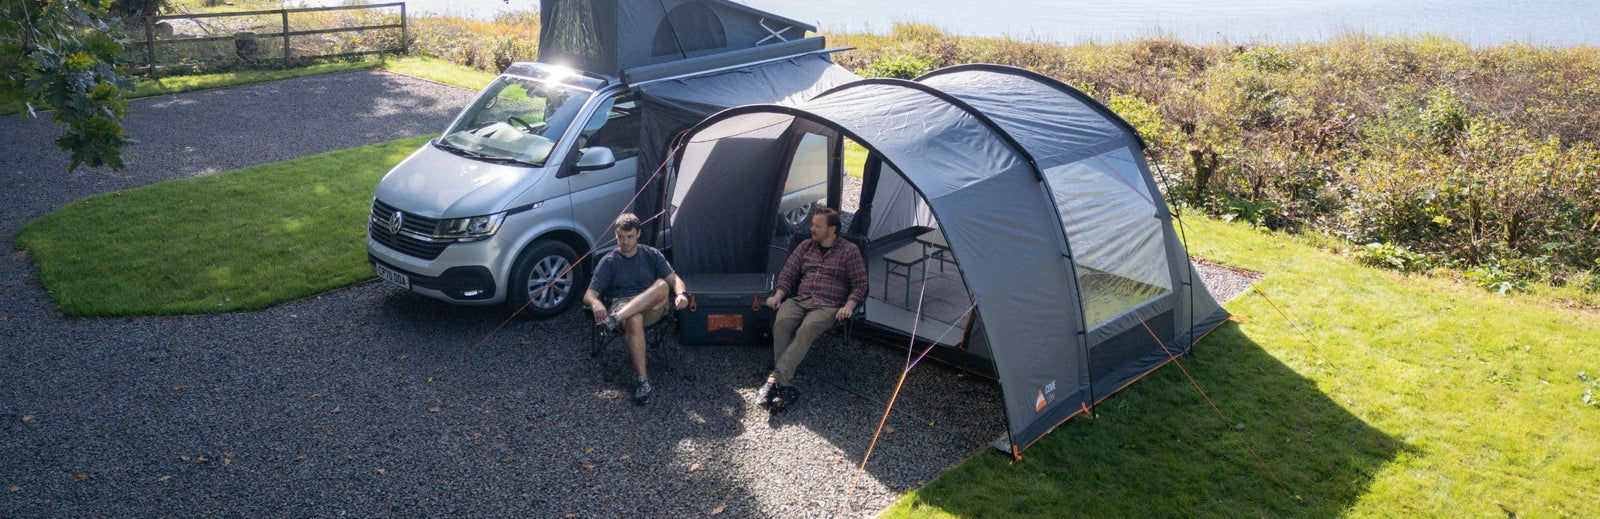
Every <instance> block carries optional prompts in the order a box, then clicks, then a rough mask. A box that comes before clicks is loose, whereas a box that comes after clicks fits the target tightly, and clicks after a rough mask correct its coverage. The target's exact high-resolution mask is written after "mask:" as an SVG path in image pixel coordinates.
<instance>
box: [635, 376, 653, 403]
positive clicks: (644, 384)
mask: <svg viewBox="0 0 1600 519" xmlns="http://www.w3.org/2000/svg"><path fill="white" fill-rule="evenodd" d="M649 401H650V379H647V378H641V379H639V380H638V381H636V382H634V386H633V403H635V404H638V405H644V404H645V402H649Z"/></svg>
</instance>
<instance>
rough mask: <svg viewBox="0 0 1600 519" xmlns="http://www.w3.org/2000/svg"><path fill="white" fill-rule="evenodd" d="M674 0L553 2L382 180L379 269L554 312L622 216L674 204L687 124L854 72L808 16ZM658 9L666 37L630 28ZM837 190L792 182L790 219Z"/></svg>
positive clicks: (421, 285) (413, 285)
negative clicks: (483, 80)
mask: <svg viewBox="0 0 1600 519" xmlns="http://www.w3.org/2000/svg"><path fill="white" fill-rule="evenodd" d="M661 5H662V4H660V3H658V2H655V1H653V0H652V1H649V2H640V1H628V0H613V1H610V2H583V3H572V2H545V3H544V5H543V8H542V10H541V19H542V20H549V22H547V23H546V25H545V26H544V27H543V28H542V29H543V31H542V33H541V36H540V55H539V62H538V63H516V64H513V65H511V66H510V67H509V68H507V69H506V71H505V72H504V73H503V74H501V75H500V76H499V77H498V78H496V79H495V80H494V81H493V82H492V83H490V85H489V86H488V87H487V88H485V89H484V90H483V92H482V93H480V94H479V95H478V96H477V98H476V99H475V100H474V101H473V102H472V104H471V105H470V106H468V107H467V108H466V109H465V110H464V111H463V112H462V113H461V115H459V116H458V117H457V118H456V119H455V121H454V122H453V123H451V124H450V127H449V128H448V129H447V130H445V132H444V133H443V134H442V135H440V136H439V137H438V138H436V139H433V140H431V141H429V142H428V143H427V144H425V145H423V146H422V147H421V148H419V149H418V150H417V151H416V152H414V153H412V154H411V156H410V157H407V158H406V159H405V160H404V161H402V162H400V163H399V164H398V165H396V166H395V167H394V169H392V170H391V171H390V172H389V174H388V175H386V176H385V177H384V178H383V180H381V181H380V182H379V183H378V186H377V189H376V192H375V194H374V197H373V201H372V213H371V217H370V218H369V219H368V225H367V251H368V254H369V259H370V261H371V263H372V267H373V270H374V271H375V272H376V274H377V275H378V277H380V278H382V279H384V280H387V281H389V282H390V283H393V284H395V285H397V286H399V287H403V288H405V289H407V290H410V291H412V292H415V293H418V294H422V295H426V296H429V297H433V298H436V299H440V300H444V301H448V302H452V303H458V304H478V305H488V304H496V303H502V302H504V303H507V304H509V305H510V306H512V307H515V308H519V309H522V312H523V313H524V314H525V315H527V316H530V317H533V318H536V319H543V318H548V317H552V316H554V315H557V314H559V313H561V312H563V311H565V310H566V309H567V308H568V307H570V306H571V304H572V302H573V301H575V300H578V299H581V296H582V291H583V289H584V286H583V284H584V283H585V282H586V279H587V278H586V276H587V270H588V266H589V264H591V263H592V261H594V260H595V259H597V258H598V257H599V255H600V254H603V253H604V252H606V251H607V250H609V249H610V248H611V247H612V245H611V244H610V243H609V241H610V240H609V238H610V236H608V235H607V234H608V233H607V232H606V231H607V229H609V227H610V224H611V222H612V221H613V220H614V219H615V218H616V216H617V215H618V214H619V213H621V212H622V211H623V210H624V209H625V208H626V209H628V210H630V211H632V212H635V213H637V214H640V215H641V217H649V216H651V215H658V214H662V213H664V212H665V211H666V207H664V202H663V201H662V200H661V198H662V197H661V194H662V193H663V192H664V188H663V186H664V185H665V184H666V183H667V182H669V181H670V175H671V171H670V168H666V167H662V165H663V164H664V163H666V162H667V161H668V159H669V157H668V151H669V148H670V141H671V139H672V138H673V137H674V135H677V134H681V133H682V132H683V131H684V130H687V129H688V128H689V127H690V126H692V125H693V124H694V123H696V122H698V121H699V120H700V119H702V118H704V117H705V116H707V115H710V114H711V113H714V112H716V111H718V110H721V109H725V108H728V107H732V106H739V105H746V104H756V103H780V102H785V101H793V100H798V99H803V98H806V97H809V96H810V95H813V94H815V93H817V92H820V91H822V90H824V89H826V88H829V87H832V86H834V85H838V84H842V83H844V82H847V81H849V80H852V79H855V76H854V75H852V74H850V73H849V72H847V71H844V70H843V69H842V68H840V67H838V66H837V65H834V64H833V63H832V62H831V60H830V59H829V57H828V56H829V53H830V52H832V51H834V50H837V49H825V46H824V44H823V41H822V38H821V37H810V38H804V37H802V36H803V35H804V33H805V31H815V28H813V27H810V26H808V25H805V24H801V23H798V22H794V21H792V20H787V19H784V18H782V17H778V16H775V15H771V14H770V13H764V12H761V11H758V10H755V9H752V8H750V7H747V6H744V5H741V4H736V3H732V2H725V1H721V0H715V1H707V2H693V3H683V4H681V5H679V6H678V7H675V8H673V9H671V10H665V9H663V8H662V7H661ZM586 9H587V10H592V11H585V12H573V11H574V10H586ZM651 17H653V18H651ZM580 19H581V21H582V24H581V27H578V26H574V27H567V26H566V25H563V23H565V22H563V20H566V21H572V20H580ZM647 19H653V20H655V22H654V23H655V29H656V30H655V33H654V34H651V35H639V34H633V33H632V32H626V31H618V27H617V24H618V23H621V22H618V20H627V23H630V24H638V23H639V21H640V20H647ZM608 20H609V22H608ZM573 23H577V22H573ZM647 25H648V24H647ZM575 31H576V32H575ZM596 34H598V35H600V39H598V40H597V39H594V38H595V37H596ZM574 35H582V36H585V37H586V38H587V39H582V38H580V39H581V40H582V41H578V40H575V39H574ZM663 35H665V36H663ZM652 36H653V37H652ZM574 42H576V43H574ZM575 46H576V47H575ZM608 46H609V47H608ZM597 48H598V49H600V50H599V51H598V52H597V51H596V49H597ZM826 153H827V150H818V151H817V153H815V154H813V155H815V156H816V157H822V158H823V159H822V160H825V156H826ZM797 160H799V159H797ZM806 160H811V159H806ZM802 162H804V161H802ZM797 166H801V165H797ZM825 168H826V166H816V167H797V170H805V171H807V172H810V171H821V170H822V169H825ZM825 191H826V178H824V177H821V176H819V175H809V176H805V177H800V176H797V177H795V178H791V180H790V182H789V183H788V186H787V187H786V192H785V197H784V201H783V203H782V207H779V208H775V209H776V210H777V211H778V213H779V214H780V215H782V216H780V217H779V218H778V220H779V221H784V220H796V219H797V217H798V220H802V221H803V219H804V215H805V213H806V211H808V210H809V209H810V208H811V207H812V206H813V205H814V204H817V203H821V202H822V201H823V198H824V196H826V193H825ZM802 223H803V222H802ZM654 230H656V231H661V230H660V228H659V227H656V228H654ZM655 236H658V237H659V236H660V234H659V233H657V234H655ZM658 245H659V244H658ZM591 251H592V252H591Z"/></svg>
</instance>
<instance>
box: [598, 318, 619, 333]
mask: <svg viewBox="0 0 1600 519" xmlns="http://www.w3.org/2000/svg"><path fill="white" fill-rule="evenodd" d="M618 322H619V321H618V320H617V314H611V315H607V316H606V318H605V319H604V320H601V321H600V322H599V323H596V324H595V326H596V327H598V328H600V333H611V332H614V331H616V330H617V323H618Z"/></svg>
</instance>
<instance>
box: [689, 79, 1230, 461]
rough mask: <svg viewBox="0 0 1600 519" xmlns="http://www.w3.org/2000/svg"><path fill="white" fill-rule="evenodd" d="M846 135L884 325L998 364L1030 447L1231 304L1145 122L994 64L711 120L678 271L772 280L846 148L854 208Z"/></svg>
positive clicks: (701, 134) (1016, 426) (1153, 364)
mask: <svg viewBox="0 0 1600 519" xmlns="http://www.w3.org/2000/svg"><path fill="white" fill-rule="evenodd" d="M842 138H849V139H851V140H853V141H855V142H858V143H860V144H862V145H863V146H865V147H867V148H868V150H869V151H870V155H869V160H868V165H867V168H866V172H865V174H864V178H863V192H862V197H861V206H860V208H859V209H858V210H857V212H856V214H855V216H854V220H853V222H852V225H851V228H852V230H854V231H856V232H858V233H860V234H863V235H865V236H867V237H868V238H869V240H870V241H869V244H868V247H867V249H868V250H867V254H866V255H867V261H868V264H869V273H870V274H871V275H870V276H869V277H870V278H871V280H872V283H873V284H874V285H876V286H873V287H872V289H871V290H869V298H868V302H867V306H866V308H867V316H866V317H867V320H868V322H869V324H873V325H875V326H878V327H881V328H884V329H889V330H892V331H896V332H900V333H904V334H910V333H912V330H918V331H917V332H916V333H917V335H918V338H919V339H921V340H923V341H925V342H928V343H936V344H940V345H944V346H947V347H949V349H948V351H950V352H956V353H958V354H964V355H971V356H977V357H981V358H983V359H985V360H986V361H987V362H988V363H989V365H990V367H991V368H992V372H993V374H994V375H995V377H996V379H997V380H998V381H999V382H1000V384H1001V387H1002V393H1003V395H1004V396H1003V400H1004V402H1003V404H1004V407H1005V409H1006V416H1007V420H1008V430H1009V434H1010V438H1009V439H1010V446H1009V447H1010V448H1009V449H1008V450H1010V451H1011V452H1012V453H1013V454H1014V455H1015V454H1017V453H1019V452H1020V450H1021V449H1023V448H1026V446H1027V445H1030V444H1031V443H1032V442H1034V441H1035V440H1037V439H1038V438H1039V437H1041V436H1043V435H1044V434H1046V433H1047V432H1049V431H1050V430H1051V429H1053V428H1054V427H1055V426H1057V425H1059V424H1060V423H1062V422H1064V421H1065V420H1066V419H1068V418H1070V417H1072V416H1074V415H1075V414H1078V413H1080V412H1081V411H1083V410H1085V409H1086V408H1087V406H1089V405H1092V404H1094V403H1095V402H1097V401H1098V400H1099V399H1101V398H1104V397H1105V395H1108V394H1110V393H1112V392H1114V391H1115V390H1117V389H1120V388H1121V387H1123V386H1125V385H1127V384H1128V383H1129V382H1131V381H1132V380H1134V379H1136V378H1138V377H1139V376H1141V375H1143V374H1144V373H1147V372H1149V371H1151V370H1153V369H1155V368H1157V367H1159V366H1161V365H1163V364H1164V363H1166V362H1167V361H1168V360H1169V359H1170V358H1171V355H1179V354H1182V353H1184V352H1186V351H1187V350H1188V348H1189V347H1190V345H1191V344H1192V343H1193V340H1194V337H1195V336H1196V335H1197V334H1199V333H1203V332H1204V331H1208V330H1210V329H1211V328H1213V327H1215V326H1216V325H1217V324H1220V323H1221V322H1222V320H1223V319H1225V317H1226V315H1227V314H1226V312H1224V311H1223V310H1222V309H1221V308H1220V306H1218V305H1217V304H1216V302H1215V300H1214V299H1212V297H1211V296H1210V294H1209V293H1207V292H1206V291H1205V288H1204V286H1203V285H1201V284H1200V283H1198V282H1195V281H1194V272H1193V270H1192V268H1189V267H1188V266H1187V265H1188V263H1187V256H1186V254H1185V252H1184V251H1183V248H1182V245H1181V244H1180V243H1179V242H1178V240H1177V238H1176V236H1175V234H1174V233H1173V232H1172V226H1171V222H1170V220H1169V218H1170V214H1169V213H1168V212H1167V210H1166V206H1165V205H1164V202H1163V201H1162V199H1161V194H1160V192H1159V191H1158V190H1157V189H1156V186H1155V183H1154V182H1153V180H1152V178H1151V176H1150V172H1149V168H1148V166H1147V165H1146V163H1145V161H1144V157H1143V154H1142V148H1143V143H1142V141H1140V139H1139V137H1138V135H1137V133H1136V132H1135V131H1133V129H1132V128H1131V127H1130V126H1128V125H1127V123H1126V122H1124V121H1122V120H1121V119H1120V118H1117V117H1116V116H1115V114H1112V113H1111V112H1110V111H1109V110H1107V109H1105V108H1104V107H1103V106H1101V105H1100V104H1099V103H1096V102H1094V101H1093V100H1092V99H1090V98H1088V97H1087V96H1084V95H1083V94H1082V93H1081V92H1078V91H1077V90H1074V89H1072V88H1070V87H1068V86H1066V85H1063V84H1061V83H1059V82H1056V81H1054V80H1052V79H1049V78H1047V77H1044V76H1040V75H1037V74H1034V73H1031V72H1027V71H1023V70H1020V69H1012V68H1006V67H999V66H992V65H985V66H964V67H953V68H950V69H945V70H941V71H938V72H935V73H933V74H930V75H928V76H925V77H923V78H920V79H919V80H918V81H916V82H911V81H901V80H890V79H872V80H861V81H856V82H851V83H848V84H844V85H842V86H838V87H835V88H833V89H831V90H828V91H826V92H824V93H821V94H819V95H817V96H815V97H813V98H812V99H810V100H808V101H805V102H801V103H798V104H795V105H792V106H782V105H756V106H745V107H740V108H734V109H730V110H727V111H724V112H721V113H719V114H717V115H715V116H713V117H711V118H710V119H707V120H706V121H705V122H703V123H701V124H699V125H698V126H696V127H695V128H694V129H693V130H691V131H690V133H689V135H688V138H687V144H686V145H685V146H684V147H683V148H682V149H681V151H679V156H678V159H679V160H678V165H679V170H678V176H677V180H676V184H675V186H674V188H673V189H672V191H671V193H670V197H669V198H668V201H669V203H670V204H671V205H672V209H673V210H672V211H670V212H669V213H668V214H670V215H671V217H670V222H671V226H672V229H673V242H672V246H673V249H674V255H675V256H674V261H675V263H676V265H677V268H678V269H679V270H681V271H684V272H708V273H740V272H763V271H770V270H771V269H772V267H773V265H774V264H775V263H776V262H774V261H772V255H774V254H778V253H782V252H783V251H781V250H780V249H781V245H782V242H783V241H784V240H781V239H776V238H775V237H774V235H775V234H781V233H782V232H783V229H782V227H783V225H782V223H781V222H780V221H778V220H777V219H776V214H777V212H778V207H779V205H780V204H781V201H782V199H783V197H784V195H785V194H786V192H787V190H789V189H791V188H792V186H793V185H794V183H793V182H791V179H790V178H789V177H790V176H793V175H797V174H802V173H801V172H802V171H803V170H804V168H802V167H801V165H803V164H810V163H815V162H816V159H815V158H814V157H808V156H806V155H808V154H818V153H821V154H826V156H824V157H822V158H823V160H824V162H825V163H826V164H828V168H827V169H828V175H827V176H828V178H829V183H830V185H832V186H833V187H832V189H830V197H829V203H830V205H832V206H833V207H838V202H839V198H840V197H839V196H838V189H837V184H838V183H839V179H840V171H839V169H840V168H839V158H840V157H839V153H838V150H839V149H840V146H839V145H838V143H839V142H840V140H841V139H842ZM819 142H827V143H828V145H827V146H812V145H807V143H819ZM775 229H776V230H775ZM930 247H931V248H930ZM775 250H777V252H774V251H775ZM930 250H932V251H934V252H933V253H929V252H928V251H930ZM917 251H921V255H920V256H918V252H917ZM918 257H920V258H921V259H920V260H917V259H916V258H918ZM908 258H909V259H908ZM912 263H915V264H918V265H920V267H921V270H920V276H919V275H918V271H917V270H914V269H912V268H903V267H906V266H907V265H909V264H912ZM947 264H949V266H951V267H953V268H949V269H948V270H947V269H946V267H947ZM935 269H936V270H938V271H939V272H933V270H935ZM919 285H920V288H919ZM912 293H921V294H924V298H923V299H921V300H913V299H912V298H911V296H910V294H912ZM927 294H935V302H934V303H930V302H929V299H927V297H926V295H927ZM939 304H943V305H945V307H944V308H937V305H939ZM917 319H922V321H921V323H922V325H921V326H918V325H917V324H918V322H917ZM930 324H933V325H936V326H931V327H929V326H928V325H930ZM938 324H944V325H947V326H937V325H938ZM924 327H927V329H932V330H933V332H932V334H924V333H923V331H922V330H923V329H924ZM940 329H943V330H945V331H946V332H948V331H949V330H955V331H956V333H955V335H954V338H953V339H945V338H944V337H946V336H948V333H944V334H941V333H939V332H940ZM936 336H937V337H936Z"/></svg>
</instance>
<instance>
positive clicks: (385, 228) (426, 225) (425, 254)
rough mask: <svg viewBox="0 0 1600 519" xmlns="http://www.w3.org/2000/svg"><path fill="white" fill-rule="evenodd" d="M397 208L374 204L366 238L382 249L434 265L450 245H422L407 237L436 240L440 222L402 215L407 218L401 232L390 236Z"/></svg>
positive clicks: (449, 242) (401, 223)
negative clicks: (370, 238)
mask: <svg viewBox="0 0 1600 519" xmlns="http://www.w3.org/2000/svg"><path fill="white" fill-rule="evenodd" d="M394 212H395V208H394V206H391V205H389V204H385V203H383V202H379V201H376V200H374V201H373V202H372V218H370V219H368V220H367V222H368V223H367V235H368V236H371V237H372V240H373V241H376V242H378V243H381V244H383V246H385V247H388V248H391V249H394V250H396V251H399V252H400V253H401V254H405V255H407V256H413V257H417V258H422V259H425V260H430V261H432V260H433V259H436V258H438V257H439V255H440V254H443V253H444V249H445V247H449V246H450V244H451V243H452V242H451V241H437V242H430V241H423V240H419V239H417V238H416V237H414V236H412V235H411V234H408V233H415V234H417V235H421V236H433V233H434V230H435V229H436V228H437V227H438V226H439V221H438V220H435V219H432V218H427V217H423V216H417V215H415V214H411V213H408V212H405V211H401V213H403V214H404V215H405V216H404V217H402V218H401V221H400V232H397V233H391V232H389V224H390V222H392V221H394Z"/></svg>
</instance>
